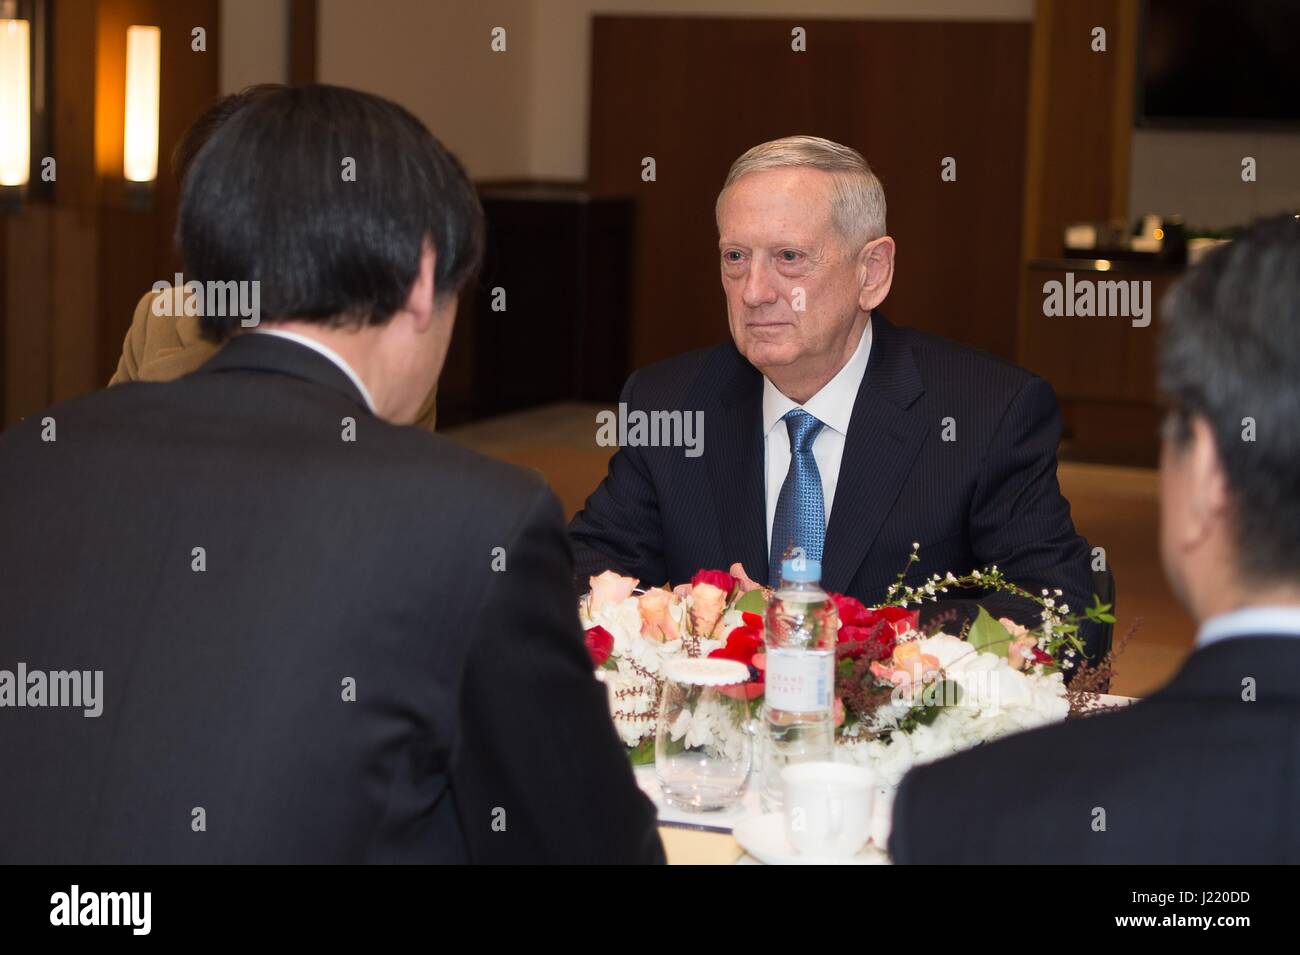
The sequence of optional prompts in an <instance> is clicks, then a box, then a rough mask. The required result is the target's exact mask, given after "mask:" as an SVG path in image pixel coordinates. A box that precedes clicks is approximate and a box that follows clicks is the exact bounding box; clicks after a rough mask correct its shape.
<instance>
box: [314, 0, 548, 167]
mask: <svg viewBox="0 0 1300 955" xmlns="http://www.w3.org/2000/svg"><path fill="white" fill-rule="evenodd" d="M534 14H535V5H534V4H533V3H532V2H530V0H474V2H460V0H361V2H358V0H321V4H320V21H319V28H320V35H319V47H318V51H317V64H316V66H317V75H318V77H319V79H320V81H321V82H322V83H337V84H340V85H343V86H352V87H356V88H358V89H363V90H367V91H369V92H372V93H378V94H380V95H383V96H387V97H389V98H390V99H393V100H396V101H397V102H399V103H401V104H402V105H403V106H405V107H406V108H407V109H409V110H411V112H413V113H415V114H416V115H417V116H419V117H420V119H421V120H423V121H424V122H425V124H426V125H428V127H429V128H430V129H431V130H433V132H434V133H435V134H436V135H437V136H438V137H439V138H440V139H442V140H443V142H445V143H446V144H447V146H448V147H449V148H450V149H451V150H452V151H453V152H455V153H456V154H457V155H458V156H460V158H461V160H462V161H463V162H464V163H465V165H466V166H467V168H468V169H469V172H470V174H471V175H472V176H474V177H475V178H477V179H496V178H514V177H521V176H527V175H529V174H530V172H531V165H530V162H529V153H530V144H529V138H528V137H529V131H530V128H531V126H530V123H529V120H528V116H529V110H530V108H531V102H532V91H531V89H530V82H529V77H530V76H531V75H532V66H531V61H532V58H533V57H534V56H535V55H536V51H535V46H536V44H535V40H534V30H533V18H534ZM495 27H503V28H505V31H506V50H505V52H503V53H497V52H493V51H492V49H491V45H490V44H491V40H492V30H493V28H495Z"/></svg>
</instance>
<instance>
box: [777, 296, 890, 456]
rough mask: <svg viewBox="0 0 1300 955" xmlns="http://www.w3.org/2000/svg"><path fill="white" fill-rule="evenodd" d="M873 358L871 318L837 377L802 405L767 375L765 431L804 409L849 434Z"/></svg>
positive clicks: (831, 427) (827, 425)
mask: <svg viewBox="0 0 1300 955" xmlns="http://www.w3.org/2000/svg"><path fill="white" fill-rule="evenodd" d="M870 357H871V319H870V318H868V319H867V324H866V327H865V328H863V329H862V337H861V338H859V339H858V347H857V348H856V349H854V351H853V355H852V357H851V358H849V360H848V361H847V362H845V364H844V367H843V368H841V369H840V370H839V371H838V372H836V373H835V377H834V378H832V379H831V380H830V381H828V382H826V384H825V385H823V386H822V389H821V391H819V392H817V394H815V395H813V396H812V397H811V398H809V399H808V400H807V401H806V402H805V403H804V404H802V405H800V404H799V403H798V402H796V401H793V400H792V399H790V398H788V397H786V396H785V395H783V394H782V393H781V391H780V389H778V388H777V387H776V385H774V384H772V382H771V380H770V379H768V377H767V376H766V375H764V376H763V434H764V435H767V434H770V433H771V432H772V429H773V428H775V427H776V425H777V422H779V421H780V420H781V419H782V418H783V417H784V416H785V415H786V414H787V413H788V412H789V411H791V410H792V409H794V408H803V409H804V410H805V411H807V412H808V413H809V414H810V415H812V416H813V417H814V418H816V419H817V420H818V421H820V422H822V423H823V424H824V425H826V427H828V428H830V429H831V430H832V431H838V432H839V433H840V434H842V435H847V434H848V433H849V419H850V418H852V417H853V403H854V402H855V401H857V400H858V389H859V387H860V386H861V385H862V376H863V375H864V374H865V373H866V370H867V359H868V358H870Z"/></svg>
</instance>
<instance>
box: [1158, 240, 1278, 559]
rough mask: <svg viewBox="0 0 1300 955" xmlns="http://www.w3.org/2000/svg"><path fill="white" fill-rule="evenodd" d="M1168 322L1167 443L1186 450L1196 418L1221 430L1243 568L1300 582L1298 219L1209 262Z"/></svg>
mask: <svg viewBox="0 0 1300 955" xmlns="http://www.w3.org/2000/svg"><path fill="white" fill-rule="evenodd" d="M1162 320H1163V323H1164V335H1163V338H1162V341H1161V349H1160V389H1161V391H1162V392H1163V393H1164V397H1165V399H1166V401H1168V403H1169V405H1170V408H1171V418H1170V424H1171V426H1172V435H1171V436H1172V439H1173V440H1174V441H1175V442H1176V443H1178V444H1183V443H1185V442H1186V441H1187V439H1188V437H1189V435H1190V433H1191V431H1190V421H1191V419H1192V418H1193V417H1196V416H1199V417H1201V418H1204V419H1205V421H1206V422H1207V423H1208V424H1209V426H1210V428H1211V429H1212V430H1213V432H1214V439H1215V445H1216V447H1217V449H1218V453H1219V457H1220V459H1221V460H1222V462H1223V467H1224V470H1225V471H1226V473H1227V476H1228V482H1229V484H1230V486H1231V493H1232V500H1233V511H1234V515H1235V523H1236V537H1237V539H1236V545H1237V550H1238V553H1239V559H1240V566H1239V567H1238V568H1236V570H1237V571H1238V572H1240V573H1243V574H1245V575H1247V576H1253V577H1257V578H1259V579H1260V580H1261V581H1268V582H1278V581H1296V580H1300V219H1297V218H1296V217H1295V216H1290V215H1288V216H1284V217H1279V218H1274V219H1264V220H1261V221H1259V222H1256V223H1255V224H1253V225H1252V226H1251V227H1250V228H1248V229H1247V230H1245V231H1244V232H1243V233H1241V234H1240V235H1239V236H1238V237H1237V238H1235V239H1234V240H1233V241H1232V242H1230V243H1229V244H1227V245H1226V246H1222V247H1220V248H1217V249H1215V250H1214V251H1213V252H1211V253H1209V254H1208V255H1207V256H1206V257H1205V259H1204V260H1203V261H1202V262H1201V264H1200V265H1198V266H1196V267H1195V268H1193V269H1192V270H1191V271H1190V272H1189V273H1188V274H1187V275H1186V276H1185V277H1184V278H1183V279H1182V280H1181V281H1180V282H1178V284H1177V285H1175V286H1174V287H1173V288H1172V289H1170V291H1169V294H1168V295H1167V296H1166V297H1165V300H1164V302H1163V305H1162ZM1246 419H1250V420H1249V421H1248V420H1246ZM1252 422H1253V427H1252ZM1226 570H1229V568H1225V571H1226Z"/></svg>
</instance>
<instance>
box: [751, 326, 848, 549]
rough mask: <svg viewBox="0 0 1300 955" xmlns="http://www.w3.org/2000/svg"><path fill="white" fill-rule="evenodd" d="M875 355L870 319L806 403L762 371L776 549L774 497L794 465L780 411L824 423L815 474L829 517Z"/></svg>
mask: <svg viewBox="0 0 1300 955" xmlns="http://www.w3.org/2000/svg"><path fill="white" fill-rule="evenodd" d="M870 355H871V321H870V320H868V321H867V325H866V328H864V329H863V331H862V337H861V338H860V339H859V340H858V347H857V349H856V350H854V352H853V357H851V358H850V359H849V360H848V362H847V363H846V364H845V365H844V367H843V368H841V369H840V370H839V371H838V372H837V373H836V375H835V377H834V378H832V379H831V380H830V381H828V382H826V384H825V385H824V386H823V387H822V390H821V391H819V392H817V394H815V395H813V396H812V397H811V398H809V399H808V401H807V402H805V403H804V404H802V405H801V404H799V403H798V402H795V401H792V400H791V399H789V398H787V397H786V396H785V395H783V394H782V393H781V392H780V390H778V389H777V387H776V385H774V384H772V382H771V381H769V380H768V378H767V376H766V375H764V376H763V455H764V460H765V462H766V463H765V470H764V473H765V474H766V476H767V547H768V550H769V551H770V550H771V549H772V521H773V520H774V519H775V518H776V502H777V499H778V498H779V497H780V496H781V487H782V485H784V484H785V478H786V474H787V473H788V472H789V470H790V432H789V431H788V430H786V426H785V422H784V421H782V420H781V418H782V416H783V415H785V414H786V413H787V412H789V411H791V410H792V409H794V408H803V409H804V411H807V412H808V413H809V414H810V415H812V416H813V417H814V418H816V419H817V420H818V421H820V422H822V423H823V424H824V425H825V427H824V428H822V429H821V431H819V432H818V434H817V437H816V438H814V439H813V458H814V459H815V460H816V461H817V473H818V474H819V475H820V476H821V479H822V503H823V504H824V505H825V510H826V520H827V522H829V521H830V519H831V505H832V504H833V503H834V502H835V486H836V485H837V484H838V483H839V479H840V460H841V459H842V458H843V457H844V441H845V439H846V438H847V437H848V433H849V419H850V418H852V417H853V403H854V402H855V401H857V399H858V387H859V386H860V385H861V384H862V376H863V375H864V374H866V371H867V359H868V358H869V357H870Z"/></svg>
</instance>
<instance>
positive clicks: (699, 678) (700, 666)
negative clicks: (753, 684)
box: [663, 657, 749, 686]
mask: <svg viewBox="0 0 1300 955" xmlns="http://www.w3.org/2000/svg"><path fill="white" fill-rule="evenodd" d="M663 672H664V678H665V679H667V680H671V681H672V682H673V683H688V684H690V685H692V686H731V685H733V684H736V683H745V682H747V681H748V680H749V667H747V666H745V664H743V663H741V662H740V661H739V660H723V659H721V658H718V657H714V658H709V657H697V658H695V659H691V658H689V657H676V658H674V659H671V660H668V661H666V662H665V663H664V671H663Z"/></svg>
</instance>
